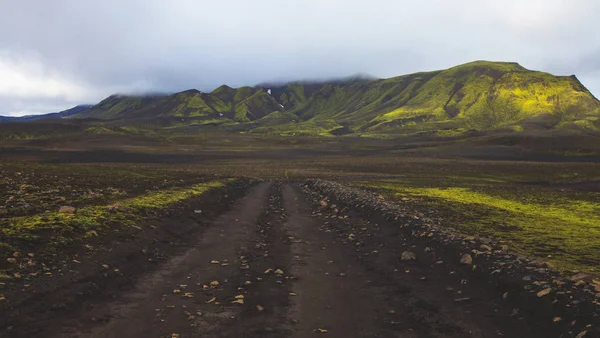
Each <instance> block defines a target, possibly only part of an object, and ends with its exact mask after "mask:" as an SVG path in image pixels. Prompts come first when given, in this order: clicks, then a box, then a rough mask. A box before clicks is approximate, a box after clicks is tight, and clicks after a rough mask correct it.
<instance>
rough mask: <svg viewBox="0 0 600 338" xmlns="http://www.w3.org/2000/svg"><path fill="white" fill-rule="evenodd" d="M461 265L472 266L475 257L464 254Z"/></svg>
mask: <svg viewBox="0 0 600 338" xmlns="http://www.w3.org/2000/svg"><path fill="white" fill-rule="evenodd" d="M460 264H465V265H472V264H473V257H471V255H469V254H464V255H463V256H462V258H461V259H460Z"/></svg>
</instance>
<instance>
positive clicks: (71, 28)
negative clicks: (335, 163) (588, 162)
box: [0, 0, 600, 112]
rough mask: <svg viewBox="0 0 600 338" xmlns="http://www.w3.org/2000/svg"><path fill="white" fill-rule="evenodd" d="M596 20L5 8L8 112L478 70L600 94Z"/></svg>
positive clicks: (1, 37) (500, 9) (189, 2)
mask: <svg viewBox="0 0 600 338" xmlns="http://www.w3.org/2000/svg"><path fill="white" fill-rule="evenodd" d="M0 1H3V0H0ZM598 19H600V2H598V1H596V0H572V1H570V2H565V1H562V0H527V1H523V0H505V1H492V0H455V1H446V0H424V1H408V0H396V1H385V0H372V1H368V2H366V1H362V0H361V1H358V0H344V1H342V0H303V1H299V0H278V1H275V0H263V1H260V2H252V1H246V0H223V1H197V0H173V1H163V0H145V1H142V0H121V1H117V0H105V1H102V2H88V1H77V0H55V1H51V2H49V1H43V0H30V1H18V2H17V1H7V0H4V3H3V11H1V12H0V112H8V111H17V110H15V109H17V108H18V111H19V112H22V111H28V110H31V111H33V110H37V109H41V108H40V105H43V104H48V107H50V106H51V105H50V104H51V103H53V104H55V105H56V106H61V105H62V106H65V108H67V107H69V106H71V105H73V104H75V103H82V102H96V101H98V100H100V99H102V98H103V97H105V96H108V95H110V94H112V93H114V92H143V91H177V90H184V89H188V88H198V89H201V90H211V89H213V88H215V87H217V86H219V85H220V84H223V83H227V84H229V85H232V86H241V85H252V84H255V83H260V82H265V81H271V80H294V79H304V78H326V77H334V76H345V75H349V74H354V73H357V72H365V73H371V74H373V75H376V76H380V77H389V76H395V75H400V74H405V73H410V72H415V71H423V70H433V69H441V68H446V67H450V66H453V65H456V64H460V63H464V62H468V61H472V60H476V59H488V60H503V61H516V62H519V63H521V64H522V65H524V66H526V67H528V68H531V69H539V70H543V71H548V72H551V73H557V74H558V75H570V74H573V73H575V74H577V75H578V76H579V78H580V79H582V80H583V81H584V84H585V85H587V86H588V88H589V89H590V90H592V91H593V92H594V93H596V94H599V95H600V81H599V80H598V77H599V76H600V75H599V74H598V72H597V71H596V70H597V69H598V68H599V65H600V62H599V61H597V60H600V58H599V57H598V56H599V54H600V53H598V51H600V39H598V38H597V36H596V34H594V32H595V31H596V30H597V28H596V27H597V21H598ZM7 79H11V80H7ZM36 98H37V100H36ZM28 107H30V108H28Z"/></svg>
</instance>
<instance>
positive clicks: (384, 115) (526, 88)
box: [70, 61, 600, 135]
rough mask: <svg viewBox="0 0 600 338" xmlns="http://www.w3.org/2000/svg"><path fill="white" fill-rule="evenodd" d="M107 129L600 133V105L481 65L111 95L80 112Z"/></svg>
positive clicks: (572, 89)
mask: <svg viewBox="0 0 600 338" xmlns="http://www.w3.org/2000/svg"><path fill="white" fill-rule="evenodd" d="M70 118H71V119H80V118H93V119H100V120H104V121H106V122H105V123H106V124H107V125H138V126H144V127H170V128H174V127H175V128H177V127H181V128H189V127H196V128H198V127H205V128H218V129H223V130H234V131H245V132H251V133H264V134H280V135H298V134H309V135H332V134H334V135H339V134H361V135H366V134H386V133H387V134H412V133H421V132H432V133H437V134H460V133H464V132H468V131H470V130H497V129H502V130H513V131H523V130H531V129H534V130H535V129H554V128H577V129H581V130H586V131H591V132H599V131H600V121H599V118H600V102H599V101H598V100H597V99H596V98H595V97H594V96H593V95H592V94H591V93H590V92H589V91H588V90H587V89H586V88H585V87H584V86H583V85H582V84H581V82H579V80H578V79H577V78H576V77H575V76H554V75H551V74H548V73H544V72H538V71H532V70H528V69H526V68H524V67H522V66H521V65H519V64H517V63H508V62H489V61H475V62H471V63H467V64H464V65H460V66H456V67H453V68H450V69H446V70H439V71H432V72H422V73H415V74H409V75H404V76H398V77H393V78H389V79H376V78H372V77H369V76H362V75H359V76H352V77H348V78H345V79H340V80H334V81H323V82H292V83H287V84H282V85H265V84H263V85H261V86H255V87H241V88H231V87H229V86H226V85H222V86H220V87H218V88H217V89H215V90H214V91H212V92H211V93H203V92H200V91H198V90H188V91H184V92H181V93H176V94H172V95H165V96H138V97H136V96H122V95H121V96H111V97H109V98H107V99H105V100H103V101H102V102H100V103H99V104H97V105H95V106H93V107H91V108H89V109H87V110H85V111H83V112H80V113H78V114H75V115H73V116H71V117H70Z"/></svg>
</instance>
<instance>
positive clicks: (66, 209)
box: [58, 205, 75, 214]
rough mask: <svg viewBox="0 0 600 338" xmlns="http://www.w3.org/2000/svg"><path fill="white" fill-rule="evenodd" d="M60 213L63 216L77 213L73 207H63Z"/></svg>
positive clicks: (59, 210)
mask: <svg viewBox="0 0 600 338" xmlns="http://www.w3.org/2000/svg"><path fill="white" fill-rule="evenodd" d="M58 212H59V213H61V214H74V213H75V207H71V206H68V205H63V206H62V207H60V209H58Z"/></svg>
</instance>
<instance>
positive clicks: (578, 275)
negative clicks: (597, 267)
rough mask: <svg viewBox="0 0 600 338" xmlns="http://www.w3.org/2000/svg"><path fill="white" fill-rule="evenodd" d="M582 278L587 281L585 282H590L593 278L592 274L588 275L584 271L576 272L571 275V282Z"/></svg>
mask: <svg viewBox="0 0 600 338" xmlns="http://www.w3.org/2000/svg"><path fill="white" fill-rule="evenodd" d="M580 280H582V281H585V282H589V281H591V280H592V277H591V276H590V275H588V274H585V273H583V272H580V273H577V274H575V275H573V276H572V277H571V282H578V281H580Z"/></svg>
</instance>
